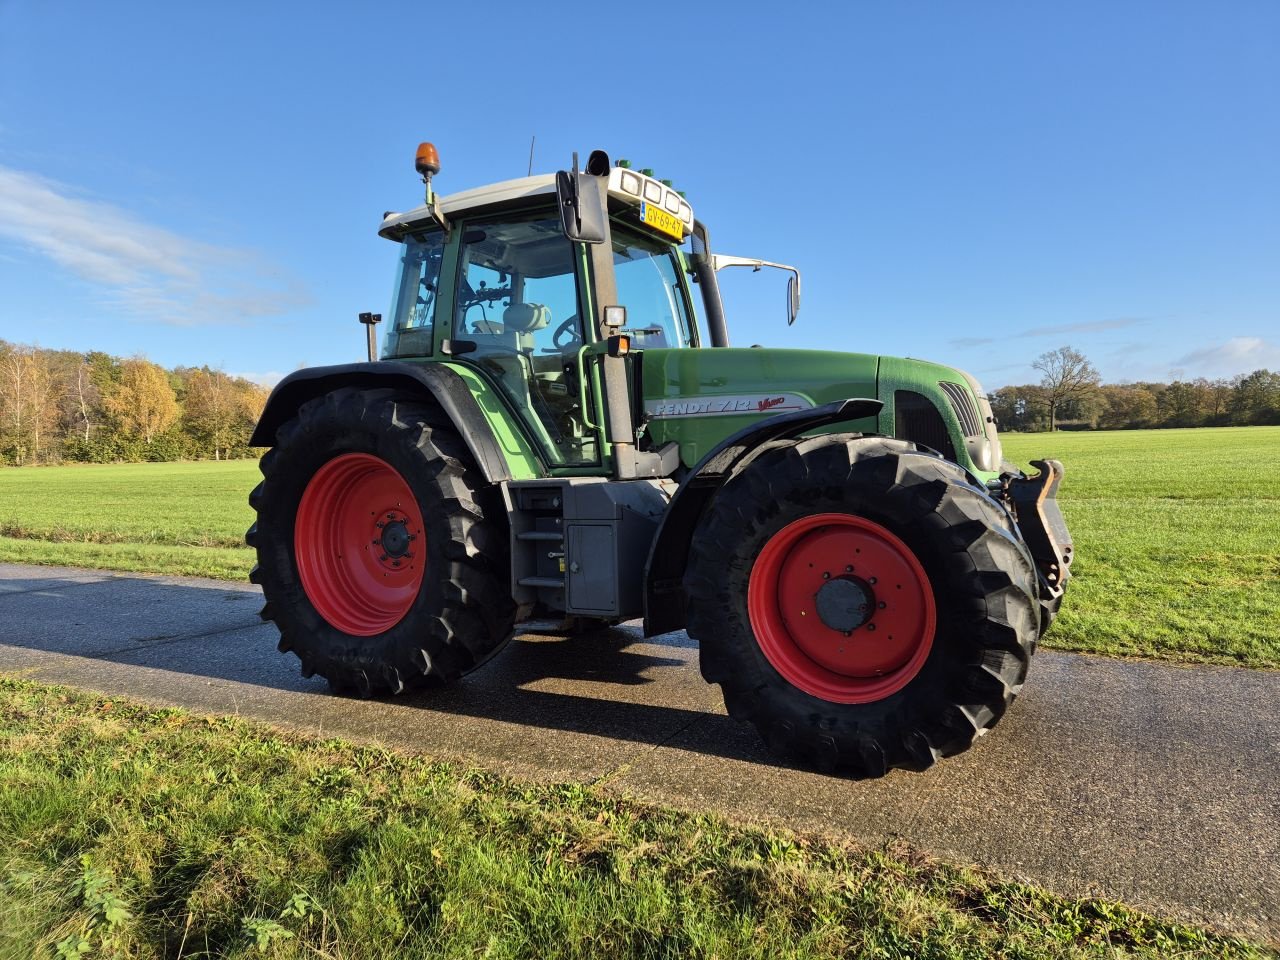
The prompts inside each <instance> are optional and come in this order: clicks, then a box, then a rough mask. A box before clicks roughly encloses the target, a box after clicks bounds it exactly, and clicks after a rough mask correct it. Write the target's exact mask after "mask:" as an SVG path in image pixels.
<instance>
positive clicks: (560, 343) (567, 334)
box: [551, 313, 582, 353]
mask: <svg viewBox="0 0 1280 960" xmlns="http://www.w3.org/2000/svg"><path fill="white" fill-rule="evenodd" d="M551 343H552V345H553V346H554V347H555V348H556V349H557V350H559V351H560V352H561V353H564V352H566V351H568V350H570V349H572V348H574V347H577V346H580V345H581V344H582V334H580V333H579V332H578V315H577V314H576V313H575V314H574V315H573V316H572V317H570V318H569V319H568V320H565V321H564V322H563V323H561V324H560V326H558V327H556V330H555V333H553V334H551Z"/></svg>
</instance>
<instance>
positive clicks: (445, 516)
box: [245, 389, 515, 696]
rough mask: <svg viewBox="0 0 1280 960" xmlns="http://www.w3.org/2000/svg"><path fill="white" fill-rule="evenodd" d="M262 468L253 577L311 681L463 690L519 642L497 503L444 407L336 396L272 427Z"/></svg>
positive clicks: (393, 689)
mask: <svg viewBox="0 0 1280 960" xmlns="http://www.w3.org/2000/svg"><path fill="white" fill-rule="evenodd" d="M261 469H262V474H263V479H262V483H260V484H259V485H258V487H257V489H255V490H254V492H253V493H252V494H251V495H250V497H249V503H250V505H251V506H253V508H254V509H255V510H256V511H257V514H258V517H257V522H256V523H254V525H253V526H252V527H250V528H249V532H248V534H246V537H245V539H246V541H247V542H248V543H249V545H250V546H252V547H255V548H256V550H257V553H258V565H257V566H256V567H255V568H254V571H253V573H252V574H250V579H251V580H253V582H255V583H258V584H260V585H261V587H262V592H263V595H264V597H265V598H266V601H267V602H266V605H265V606H264V607H263V611H262V617H263V619H264V620H272V621H274V622H275V623H276V625H277V626H278V627H279V629H280V644H279V646H280V650H281V651H282V652H293V653H295V654H296V655H297V656H298V658H299V659H300V660H301V662H302V673H303V675H304V676H311V675H313V674H319V675H321V676H323V677H325V678H326V679H327V680H329V682H330V683H331V684H332V685H333V686H334V687H335V689H338V690H341V691H352V692H356V693H359V694H361V695H364V696H372V695H376V694H382V693H399V692H400V691H402V690H404V689H406V688H413V687H417V686H421V685H422V684H423V683H424V682H425V681H427V680H439V681H451V680H455V679H457V678H458V677H460V676H462V675H463V674H464V673H466V672H468V671H469V670H472V669H474V668H475V667H477V666H479V665H480V664H481V663H483V662H484V661H485V660H487V659H488V658H489V657H490V656H492V655H493V654H494V653H496V652H497V650H498V649H500V648H501V647H502V645H503V644H504V643H505V642H506V641H507V640H508V639H509V638H510V636H511V632H512V623H513V620H514V618H515V604H514V603H513V601H512V600H511V596H510V589H509V586H508V577H509V561H508V546H507V542H506V541H507V538H506V530H505V527H504V525H503V524H502V522H501V516H502V515H501V503H500V501H498V499H497V498H496V497H495V496H494V491H493V490H492V488H486V487H485V485H484V481H483V479H482V478H481V477H480V475H479V471H478V470H477V469H476V466H475V464H474V462H473V461H472V458H471V456H470V453H469V451H468V450H467V448H466V445H465V444H464V443H463V441H462V439H461V438H460V437H459V436H458V434H457V431H456V430H455V429H454V427H453V425H452V423H450V421H449V420H448V418H447V417H446V416H445V414H444V413H443V412H442V411H441V410H440V409H439V408H438V407H437V406H436V405H435V404H434V403H431V402H429V401H423V400H421V399H418V398H414V397H407V396H405V395H403V394H399V393H396V392H394V391H391V390H356V389H342V390H335V391H333V392H331V393H328V394H325V395H324V396H322V397H319V398H316V399H314V400H311V401H308V402H307V403H305V404H303V406H302V407H301V408H300V409H299V411H298V415H297V416H296V417H294V418H293V419H292V420H290V421H288V422H287V423H285V424H284V425H283V426H282V427H281V428H280V429H279V430H278V431H277V434H276V445H275V447H274V448H272V449H271V450H270V451H268V453H267V454H266V455H265V456H264V457H263V458H262V462H261Z"/></svg>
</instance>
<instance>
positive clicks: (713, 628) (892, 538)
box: [685, 434, 1040, 776]
mask: <svg viewBox="0 0 1280 960" xmlns="http://www.w3.org/2000/svg"><path fill="white" fill-rule="evenodd" d="M693 544H694V546H693V549H692V551H691V555H690V562H689V567H688V571H687V574H686V579H685V587H686V591H687V594H688V596H689V609H688V629H689V634H690V635H691V636H692V637H694V638H695V639H696V640H698V642H699V645H700V648H701V666H702V673H703V676H704V677H705V678H706V679H707V681H708V682H711V683H718V684H720V686H721V688H722V690H723V692H724V699H725V705H726V707H727V709H728V711H729V713H730V715H731V716H733V717H735V718H738V719H741V720H747V721H750V722H751V723H753V724H754V725H755V726H756V728H757V729H758V730H759V732H760V734H761V736H762V737H763V738H764V740H765V742H766V743H767V744H768V745H769V746H770V747H771V748H772V749H774V750H775V751H776V752H779V753H782V754H784V755H785V756H787V757H789V758H792V759H799V760H801V761H805V762H808V763H811V764H813V765H815V766H817V767H819V768H822V769H827V770H839V771H842V772H845V773H849V774H852V775H855V776H881V775H883V774H885V773H886V772H887V771H888V770H890V769H893V768H895V767H901V768H906V769H912V770H923V769H924V768H926V767H928V766H930V765H931V764H932V763H933V762H934V761H935V760H937V759H938V758H940V757H944V756H949V755H951V754H955V753H959V752H961V751H963V750H965V749H967V748H968V747H969V746H970V745H971V744H972V743H973V741H974V740H975V739H976V738H977V737H978V736H979V735H981V734H982V733H984V732H985V731H986V730H988V729H989V728H990V727H991V726H993V725H994V724H995V723H996V721H998V720H999V719H1000V717H1001V716H1002V715H1003V714H1004V712H1005V710H1006V709H1007V708H1008V706H1009V704H1010V703H1012V702H1013V699H1014V697H1015V696H1016V695H1017V693H1018V691H1019V690H1020V689H1021V686H1022V684H1023V681H1024V680H1025V678H1026V675H1027V668H1028V665H1029V662H1030V657H1031V652H1032V649H1033V646H1034V643H1035V640H1036V637H1037V635H1038V632H1039V629H1040V606H1039V601H1038V596H1037V586H1036V573H1035V567H1034V565H1033V563H1032V560H1031V557H1030V555H1029V554H1028V552H1027V549H1026V546H1025V544H1024V543H1023V541H1022V539H1021V536H1020V535H1019V533H1018V530H1017V526H1016V524H1015V523H1014V521H1013V519H1012V517H1010V515H1009V513H1008V511H1006V510H1005V509H1004V508H1003V507H1002V506H1000V504H998V503H997V502H996V501H994V500H992V499H991V498H990V497H989V496H988V495H987V493H986V492H985V491H984V490H983V489H981V488H980V487H978V486H976V485H974V483H973V482H972V481H971V480H970V478H968V477H967V475H966V474H965V472H964V471H963V470H962V469H961V468H960V467H958V466H956V465H955V464H953V463H950V462H948V461H946V460H944V459H942V458H941V457H938V456H936V455H933V454H930V453H925V452H922V451H921V450H919V449H918V448H917V447H915V445H914V444H910V443H906V442H904V441H899V440H889V439H884V438H878V437H860V436H857V435H852V434H832V435H826V436H820V437H814V438H808V439H801V440H795V441H790V442H788V443H784V444H779V445H775V446H773V447H772V448H771V449H768V450H765V451H764V452H763V453H761V454H760V455H759V456H758V457H756V458H755V459H754V460H752V461H751V462H750V463H749V464H748V465H747V466H746V467H744V468H742V469H741V470H740V471H739V472H738V473H737V474H735V475H734V476H733V477H731V478H730V479H729V480H728V481H727V482H726V484H725V485H724V487H723V488H722V489H721V490H720V492H719V493H718V494H717V495H716V497H715V499H714V500H713V501H712V502H711V504H710V506H709V507H708V509H707V511H706V513H705V514H704V515H703V517H702V519H701V520H700V522H699V525H698V528H697V531H696V532H695V534H694V538H693ZM824 575H825V576H824ZM904 598H905V599H904ZM877 627H879V629H878V630H877ZM815 658H816V659H815Z"/></svg>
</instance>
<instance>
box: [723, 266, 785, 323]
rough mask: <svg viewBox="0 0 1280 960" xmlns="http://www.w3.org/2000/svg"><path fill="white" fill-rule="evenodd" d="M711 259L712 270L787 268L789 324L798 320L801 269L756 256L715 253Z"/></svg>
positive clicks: (757, 271)
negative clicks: (726, 268)
mask: <svg viewBox="0 0 1280 960" xmlns="http://www.w3.org/2000/svg"><path fill="white" fill-rule="evenodd" d="M710 259H711V269H712V270H723V269H724V268H725V267H750V268H751V270H752V272H753V273H759V272H760V270H761V269H763V268H764V267H773V268H774V269H775V270H786V271H787V272H788V273H790V274H791V276H789V277H788V278H787V326H791V325H792V324H793V323H795V322H796V315H797V314H799V313H800V271H799V270H797V269H796V268H795V267H792V266H788V265H787V264H785V263H774V262H773V261H772V260H758V259H756V258H755V257H730V256H726V255H725V254H723V253H713V254H711V258H710Z"/></svg>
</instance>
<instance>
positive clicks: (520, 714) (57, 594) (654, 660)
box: [0, 568, 778, 766]
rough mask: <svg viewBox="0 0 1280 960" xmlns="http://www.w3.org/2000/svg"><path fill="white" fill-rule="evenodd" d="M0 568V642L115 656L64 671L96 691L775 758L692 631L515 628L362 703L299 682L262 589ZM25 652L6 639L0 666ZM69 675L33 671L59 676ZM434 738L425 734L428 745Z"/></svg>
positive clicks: (408, 725) (330, 725)
mask: <svg viewBox="0 0 1280 960" xmlns="http://www.w3.org/2000/svg"><path fill="white" fill-rule="evenodd" d="M28 569H29V568H24V572H26V570H28ZM3 572H4V571H3V568H0V645H8V646H10V647H11V648H21V649H26V650H32V651H44V652H46V653H50V654H61V655H64V656H69V657H74V658H82V659H88V660H93V661H98V662H102V663H104V664H113V665H115V666H114V667H113V668H112V669H111V670H102V671H92V672H86V671H83V670H80V671H79V673H76V672H75V671H74V670H71V671H68V679H67V680H66V681H65V682H68V683H71V684H73V685H76V684H82V685H84V686H87V687H93V686H95V682H96V681H95V679H94V674H99V673H100V674H101V676H102V677H103V680H102V683H104V684H106V683H107V682H108V681H107V679H106V678H107V677H108V676H110V677H111V680H110V685H111V686H112V687H118V688H120V692H125V693H133V694H135V695H137V696H139V697H143V698H145V697H147V696H148V694H149V693H153V692H155V691H156V690H157V685H158V684H159V682H160V681H159V679H158V676H157V674H156V673H155V671H163V672H164V675H165V677H166V679H165V680H164V685H165V687H166V691H167V692H166V693H165V694H164V695H165V696H169V697H172V698H173V699H174V700H176V701H177V702H187V701H186V700H185V699H184V694H185V693H186V691H187V690H188V688H187V687H186V686H185V681H183V680H182V679H181V677H182V676H183V675H185V676H189V677H193V678H199V679H200V680H201V682H200V684H199V688H201V692H200V695H199V696H196V694H195V688H190V689H191V690H192V698H191V701H190V702H191V703H192V704H193V705H195V704H201V706H199V707H198V709H206V707H205V706H204V705H203V704H206V703H208V700H209V692H208V691H209V684H208V683H207V681H209V680H214V681H219V680H221V681H230V682H233V683H236V684H247V685H251V686H252V687H255V688H260V689H262V690H263V691H264V692H265V693H266V694H267V699H270V698H271V693H270V692H271V691H278V692H280V693H282V694H288V695H290V696H294V697H296V696H298V695H303V696H305V697H306V698H307V700H308V702H309V703H310V704H311V706H309V707H308V708H307V710H308V712H314V713H315V714H316V715H317V716H321V715H323V716H324V717H326V718H331V719H326V721H325V727H326V729H333V730H334V731H335V732H338V731H340V730H341V729H342V727H343V726H344V719H348V716H347V715H350V716H358V717H363V718H372V717H375V716H376V717H377V718H378V720H379V722H384V721H385V722H387V723H392V724H395V725H396V726H398V727H400V728H402V729H405V730H409V729H412V727H413V726H415V725H418V724H419V722H418V721H415V719H414V717H415V715H416V716H419V717H420V716H422V715H423V714H429V715H431V716H432V717H433V719H432V724H431V725H435V724H437V723H446V724H447V722H448V718H449V717H450V716H454V717H458V718H466V719H469V720H473V721H490V722H496V723H500V724H513V725H518V726H524V727H528V728H531V730H530V736H531V737H536V736H538V734H537V733H535V732H534V731H536V730H546V731H552V732H563V733H575V734H585V735H589V736H598V737H604V738H608V739H611V740H615V741H619V742H624V743H635V744H643V745H649V746H654V747H657V746H663V745H668V744H670V745H674V746H678V747H680V748H681V749H686V750H692V751H694V752H700V753H706V754H709V755H713V756H718V757H722V758H726V759H734V760H742V761H747V762H751V763H757V764H767V765H770V766H776V765H778V764H777V763H776V761H775V760H774V759H773V758H772V757H771V756H770V755H768V754H767V753H766V752H765V750H764V748H763V746H762V745H761V744H760V742H759V740H758V739H757V738H756V735H755V732H754V731H753V730H751V729H750V728H748V727H744V726H742V725H740V724H738V723H736V722H734V721H732V720H730V719H729V718H728V717H727V716H725V715H724V713H723V707H722V705H721V699H720V695H719V689H718V688H715V687H709V686H708V685H707V684H706V683H705V682H704V681H703V679H702V676H701V674H700V673H699V671H698V664H697V649H696V644H695V643H694V642H693V641H692V640H690V639H689V637H688V635H687V634H685V633H683V632H680V633H671V634H666V635H663V636H660V637H652V638H648V639H645V638H643V637H642V636H641V631H640V627H639V625H638V624H624V625H621V626H618V627H614V628H607V629H603V630H599V631H595V632H592V633H588V634H583V635H576V636H547V635H533V634H523V635H521V634H517V636H516V637H515V638H514V639H513V640H512V641H511V642H510V643H508V644H507V646H506V647H505V649H503V650H502V651H500V652H499V653H498V654H497V655H496V656H495V657H493V659H492V660H490V661H489V662H488V663H486V664H484V665H483V666H481V667H480V668H479V669H477V670H476V671H474V672H473V673H471V674H469V675H468V676H466V677H465V678H463V680H462V681H461V682H459V683H456V684H452V685H449V686H431V687H428V688H427V689H424V690H420V691H414V692H411V693H408V694H404V695H401V696H396V697H385V698H377V699H374V700H367V701H361V700H353V699H350V698H347V697H344V696H339V695H336V694H334V693H333V692H332V691H331V690H330V689H329V686H328V684H327V683H326V682H325V681H324V680H323V679H321V678H319V677H314V678H310V679H304V678H303V677H301V675H300V673H299V664H298V660H297V658H296V657H294V656H293V655H292V654H281V653H279V652H277V650H276V640H277V634H276V631H275V627H274V626H273V625H271V624H263V623H261V622H260V621H259V619H258V616H257V612H258V609H259V608H260V607H261V605H262V597H261V594H260V593H259V592H258V591H257V590H256V589H247V588H246V587H245V586H243V585H240V584H219V583H216V582H213V581H198V582H189V581H187V582H178V581H174V580H172V579H168V578H151V577H145V576H135V575H124V574H114V573H106V572H104V573H102V574H101V576H100V577H97V578H93V577H91V575H88V574H86V578H85V579H71V578H61V577H59V576H58V575H57V573H56V572H55V570H53V569H51V570H50V576H48V577H43V576H39V577H31V576H27V577H10V578H3ZM17 659H20V656H19V657H15V656H14V655H13V654H6V653H5V652H4V651H3V648H2V647H0V671H3V670H5V669H9V668H10V667H11V664H10V663H9V662H8V661H11V660H17ZM42 659H52V658H42ZM18 666H19V668H21V666H22V665H21V664H18ZM130 668H136V669H130ZM60 670H61V668H59V667H57V666H53V665H51V666H49V667H47V668H41V667H37V671H38V675H39V676H41V677H45V676H47V677H50V678H51V679H53V680H54V682H59V681H58V680H57V677H58V675H59V673H60ZM81 675H84V679H83V680H82V679H81V678H80V677H81ZM268 715H269V711H268ZM431 739H432V738H431V737H430V736H429V735H424V738H423V743H424V745H429V744H430V742H431ZM564 749H565V750H566V751H568V750H571V749H573V748H572V747H568V746H566V747H565V748H564Z"/></svg>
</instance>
